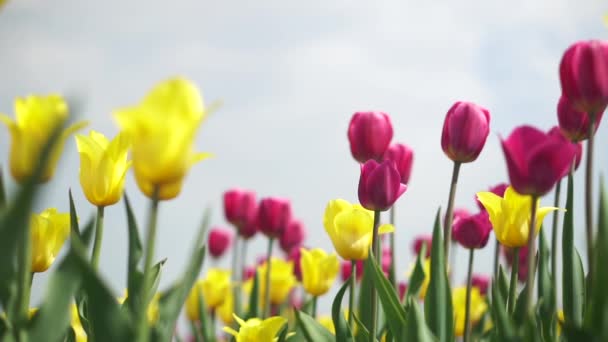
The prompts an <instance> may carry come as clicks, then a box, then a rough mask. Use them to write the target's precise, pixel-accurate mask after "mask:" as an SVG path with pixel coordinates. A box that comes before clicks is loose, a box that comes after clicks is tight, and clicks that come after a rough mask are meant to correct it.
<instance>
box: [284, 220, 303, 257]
mask: <svg viewBox="0 0 608 342" xmlns="http://www.w3.org/2000/svg"><path fill="white" fill-rule="evenodd" d="M305 238H306V228H304V224H303V223H302V221H300V220H296V219H292V220H291V221H290V222H289V224H288V225H287V227H286V228H285V230H284V231H283V233H281V236H280V238H279V245H280V246H281V249H282V250H283V251H284V252H285V253H289V252H290V251H291V250H292V249H294V248H295V249H299V248H298V247H300V246H301V245H302V242H304V239H305Z"/></svg>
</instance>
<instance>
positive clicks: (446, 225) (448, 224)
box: [443, 161, 461, 260]
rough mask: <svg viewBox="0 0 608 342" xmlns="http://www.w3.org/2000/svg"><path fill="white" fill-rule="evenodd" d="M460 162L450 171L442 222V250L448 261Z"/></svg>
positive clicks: (455, 163)
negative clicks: (450, 178) (450, 175)
mask: <svg viewBox="0 0 608 342" xmlns="http://www.w3.org/2000/svg"><path fill="white" fill-rule="evenodd" d="M460 165H461V163H460V162H457V161H455V162H454V168H453V170H452V181H451V182H450V195H449V196H448V208H447V210H446V212H445V219H444V221H443V236H444V238H445V239H444V240H443V249H444V251H445V260H450V243H451V242H452V221H453V220H454V199H455V197H456V185H457V184H458V174H459V173H460Z"/></svg>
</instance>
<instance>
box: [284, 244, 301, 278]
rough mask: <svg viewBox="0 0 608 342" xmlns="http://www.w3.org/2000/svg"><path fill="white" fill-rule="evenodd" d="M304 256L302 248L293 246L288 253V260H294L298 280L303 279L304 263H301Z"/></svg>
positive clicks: (294, 273)
mask: <svg viewBox="0 0 608 342" xmlns="http://www.w3.org/2000/svg"><path fill="white" fill-rule="evenodd" d="M301 258H302V252H301V250H300V248H292V249H291V251H290V252H289V255H287V260H288V261H291V262H293V275H295V276H296V279H298V281H302V265H300V259H301Z"/></svg>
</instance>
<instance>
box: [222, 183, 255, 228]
mask: <svg viewBox="0 0 608 342" xmlns="http://www.w3.org/2000/svg"><path fill="white" fill-rule="evenodd" d="M257 214H258V205H257V203H256V199H255V192H253V191H246V190H241V189H231V190H228V191H226V192H225V193H224V216H225V217H226V221H228V222H230V223H231V224H232V225H234V226H235V227H237V229H238V231H239V235H241V236H243V237H245V238H250V237H252V236H253V235H254V234H255V233H256V229H255V227H256V225H255V221H256V217H257ZM251 228H253V229H251Z"/></svg>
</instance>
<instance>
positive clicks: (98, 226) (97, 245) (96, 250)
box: [91, 206, 104, 269]
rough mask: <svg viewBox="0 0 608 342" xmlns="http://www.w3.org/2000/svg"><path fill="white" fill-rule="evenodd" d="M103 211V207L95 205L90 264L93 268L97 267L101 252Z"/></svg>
mask: <svg viewBox="0 0 608 342" xmlns="http://www.w3.org/2000/svg"><path fill="white" fill-rule="evenodd" d="M103 213H104V207H102V206H98V207H97V220H96V222H95V242H94V243H93V254H92V255H91V264H92V265H93V268H94V269H97V268H98V267H99V254H100V253H101V241H102V240H103Z"/></svg>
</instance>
